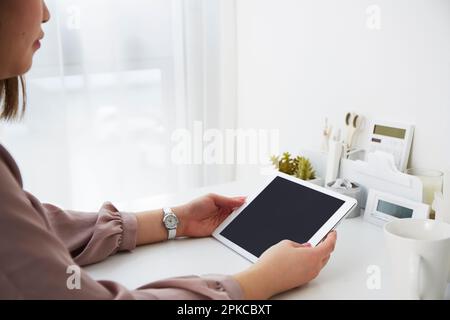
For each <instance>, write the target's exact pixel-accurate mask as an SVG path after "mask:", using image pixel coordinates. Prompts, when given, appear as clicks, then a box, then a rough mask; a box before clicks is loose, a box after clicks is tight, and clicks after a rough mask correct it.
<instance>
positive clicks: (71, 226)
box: [28, 194, 137, 266]
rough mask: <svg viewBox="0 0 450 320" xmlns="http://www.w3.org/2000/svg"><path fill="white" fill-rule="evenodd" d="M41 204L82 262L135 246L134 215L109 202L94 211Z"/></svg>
mask: <svg viewBox="0 0 450 320" xmlns="http://www.w3.org/2000/svg"><path fill="white" fill-rule="evenodd" d="M28 196H29V197H30V198H31V199H33V200H32V201H37V199H34V197H33V196H32V195H30V194H28ZM43 208H44V210H45V214H46V216H47V219H48V221H49V223H50V225H51V228H52V229H53V230H54V232H55V233H56V235H57V236H58V237H59V238H60V239H61V240H62V241H63V242H64V244H65V246H66V248H68V249H69V251H70V253H71V255H72V257H73V259H74V260H75V262H76V263H77V264H79V265H81V266H85V265H89V264H93V263H97V262H100V261H102V260H104V259H106V258H107V257H109V256H111V255H114V254H115V253H117V252H119V251H131V250H133V249H134V248H135V247H136V230H137V220H136V216H135V215H134V214H132V213H127V212H119V210H117V208H116V207H114V206H113V205H112V204H111V203H105V204H104V205H103V206H102V207H101V208H100V210H99V211H98V212H95V213H88V212H77V211H69V210H62V209H60V208H58V207H56V206H54V205H51V204H43Z"/></svg>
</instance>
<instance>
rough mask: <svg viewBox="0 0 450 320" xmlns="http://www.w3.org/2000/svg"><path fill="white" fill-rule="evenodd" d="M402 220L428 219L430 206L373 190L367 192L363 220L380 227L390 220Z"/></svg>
mask: <svg viewBox="0 0 450 320" xmlns="http://www.w3.org/2000/svg"><path fill="white" fill-rule="evenodd" d="M394 211H395V212H394ZM403 218H409V219H429V218H430V206H429V205H427V204H425V203H420V202H416V201H412V200H409V199H405V198H402V197H399V196H396V195H393V194H388V193H385V192H382V191H378V190H375V189H370V190H369V196H368V199H367V206H366V210H365V212H364V220H366V221H367V222H370V223H372V224H375V225H377V226H380V227H382V226H384V225H385V224H386V223H388V222H390V221H392V220H395V219H403Z"/></svg>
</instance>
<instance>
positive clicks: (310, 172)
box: [271, 152, 316, 181]
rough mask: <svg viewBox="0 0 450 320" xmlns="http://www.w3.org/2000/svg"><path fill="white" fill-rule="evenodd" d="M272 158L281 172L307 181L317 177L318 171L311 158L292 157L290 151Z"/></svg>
mask: <svg viewBox="0 0 450 320" xmlns="http://www.w3.org/2000/svg"><path fill="white" fill-rule="evenodd" d="M271 160H272V163H273V165H274V167H275V168H277V170H278V171H280V172H283V173H285V174H288V175H291V176H295V177H297V178H299V179H302V180H306V181H308V180H314V179H316V172H315V171H314V168H313V166H312V164H311V162H310V161H309V159H307V158H305V157H300V156H298V157H296V158H292V155H291V154H290V153H289V152H285V153H283V155H282V156H281V157H280V156H278V157H277V156H272V158H271Z"/></svg>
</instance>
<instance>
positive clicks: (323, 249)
mask: <svg viewBox="0 0 450 320" xmlns="http://www.w3.org/2000/svg"><path fill="white" fill-rule="evenodd" d="M336 240H337V234H336V231H332V232H330V233H329V234H328V236H327V237H326V239H325V240H324V241H323V242H322V243H320V244H319V245H318V246H317V247H315V248H314V249H315V250H316V251H317V252H318V254H319V255H320V256H322V257H327V256H329V255H330V254H331V253H332V252H333V251H334V248H335V246H336Z"/></svg>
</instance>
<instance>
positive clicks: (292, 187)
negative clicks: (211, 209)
mask: <svg viewBox="0 0 450 320" xmlns="http://www.w3.org/2000/svg"><path fill="white" fill-rule="evenodd" d="M356 204H357V201H356V200H355V199H352V198H349V197H346V196H343V195H341V194H338V193H335V192H333V191H330V190H327V189H324V188H322V187H319V186H316V185H314V184H312V183H309V182H305V181H302V180H299V179H297V178H294V177H292V176H289V175H285V174H283V173H278V174H277V175H275V176H273V177H272V178H270V179H269V181H268V182H267V183H266V184H264V186H263V187H262V188H261V189H260V190H259V191H258V192H257V193H256V194H255V195H254V196H252V197H251V198H248V200H247V203H246V204H245V205H243V206H242V207H241V208H239V209H237V210H236V211H235V212H233V213H232V214H231V215H230V216H229V217H228V218H227V219H226V220H225V221H224V222H223V223H222V224H221V225H220V226H219V227H218V228H217V229H216V230H215V231H214V233H213V237H215V238H216V239H217V240H219V241H220V242H222V243H223V244H225V245H226V246H227V247H229V248H231V249H232V250H234V251H236V252H237V253H239V254H241V255H242V256H244V257H245V258H247V259H249V260H250V261H252V262H256V261H257V260H258V259H259V257H260V256H261V255H262V254H263V253H264V252H265V251H266V250H267V249H269V248H270V247H271V246H273V245H275V244H277V243H278V242H280V241H282V240H291V241H295V242H298V243H310V244H311V245H312V246H317V245H318V244H319V243H320V242H321V241H322V240H323V239H324V238H325V237H326V236H327V234H328V233H329V232H331V231H332V230H334V229H335V228H336V227H337V225H338V224H339V222H340V221H342V219H344V218H345V216H346V215H347V214H348V213H350V212H351V210H352V209H353V208H354V207H355V206H356Z"/></svg>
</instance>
